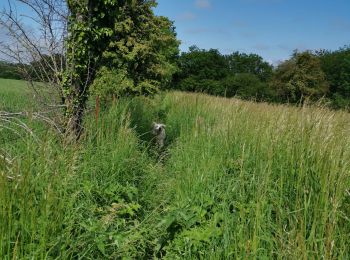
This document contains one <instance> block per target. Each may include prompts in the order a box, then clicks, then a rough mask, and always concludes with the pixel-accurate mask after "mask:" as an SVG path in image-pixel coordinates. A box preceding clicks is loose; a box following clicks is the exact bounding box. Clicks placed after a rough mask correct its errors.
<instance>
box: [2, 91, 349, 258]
mask: <svg viewBox="0 0 350 260" xmlns="http://www.w3.org/2000/svg"><path fill="white" fill-rule="evenodd" d="M5 101H6V100H5ZM5 101H3V100H2V101H1V102H5ZM2 109H3V108H1V109H0V110H2ZM349 119H350V117H349V114H348V113H345V112H334V111H329V110H326V109H323V108H308V107H304V108H294V107H287V106H271V105H267V104H256V103H252V102H243V101H239V100H236V99H230V100H229V99H224V98H215V97H210V96H206V95H199V94H186V93H180V92H172V93H168V94H164V95H160V96H157V97H156V98H154V99H148V98H134V99H132V100H119V101H117V102H116V104H114V105H112V106H111V107H110V108H109V109H106V110H104V111H103V112H102V113H101V117H100V118H99V121H98V122H97V124H96V122H95V119H94V117H93V116H92V115H89V116H88V117H87V118H86V120H85V121H86V122H85V124H86V132H85V135H84V136H83V138H82V140H81V143H80V144H78V145H77V146H76V147H68V148H67V147H64V146H63V145H62V143H61V142H60V140H59V139H57V138H55V137H54V135H53V133H52V132H50V131H49V130H47V131H40V140H41V141H40V142H36V141H34V140H32V139H31V138H30V137H26V138H25V139H24V140H22V141H21V142H20V144H21V145H18V143H19V141H18V142H16V145H11V144H9V143H7V144H6V153H7V157H10V158H13V161H12V162H11V163H8V162H5V161H4V160H2V161H1V162H0V236H1V237H0V258H1V259H10V258H55V259H67V258H84V257H85V258H94V259H108V258H109V259H118V258H122V257H124V258H125V259H135V258H139V259H140V258H141V259H149V258H154V257H156V258H165V259H198V258H200V259H236V258H245V257H247V258H259V259H260V258H292V259H300V258H317V259H319V258H326V259H347V258H349V257H350V250H349V248H350V245H349V241H350V221H349V216H350V210H349V208H350V191H349V187H350V178H349V177H350V172H349V169H350V167H349V166H350V165H349V164H350V148H349V147H350V146H349V145H350V137H349V132H350V120H349ZM152 121H161V122H164V123H165V124H166V126H167V127H166V131H167V140H166V149H165V150H164V151H162V152H161V153H159V152H158V151H157V150H156V149H155V148H154V147H153V145H152V136H151V135H150V133H149V130H150V125H151V123H152ZM0 133H2V132H0Z"/></svg>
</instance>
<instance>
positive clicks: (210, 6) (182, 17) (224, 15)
mask: <svg viewBox="0 0 350 260" xmlns="http://www.w3.org/2000/svg"><path fill="white" fill-rule="evenodd" d="M10 1H11V2H15V1H14V0H10ZM157 2H158V6H157V7H156V8H155V13H156V14H157V15H163V16H167V17H169V18H170V19H171V20H173V21H174V22H175V26H176V32H177V34H178V39H179V40H181V42H182V43H181V46H180V48H181V51H187V50H188V47H189V46H191V45H197V46H198V47H199V48H203V49H209V48H215V49H219V50H220V52H222V53H224V54H228V53H232V52H233V51H240V52H246V53H257V54H259V55H261V56H262V57H263V58H264V59H266V60H267V61H269V62H270V63H273V64H276V63H278V62H279V61H282V60H284V59H287V58H288V57H289V56H290V55H291V53H292V51H293V50H294V49H299V50H306V49H311V50H315V49H331V50H335V49H338V48H339V47H342V46H344V45H349V44H350V0H158V1H157ZM6 5H7V0H0V9H2V8H3V7H4V6H6ZM18 11H19V12H23V11H24V12H26V11H27V12H28V9H23V8H19V10H18ZM0 40H1V39H0Z"/></svg>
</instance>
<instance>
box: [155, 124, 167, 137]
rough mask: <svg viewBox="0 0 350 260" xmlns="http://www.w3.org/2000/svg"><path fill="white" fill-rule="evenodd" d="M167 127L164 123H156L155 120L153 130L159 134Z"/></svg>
mask: <svg viewBox="0 0 350 260" xmlns="http://www.w3.org/2000/svg"><path fill="white" fill-rule="evenodd" d="M164 129H165V125H164V124H159V123H155V122H153V132H154V133H155V134H159V133H160V132H162V131H163V130H164Z"/></svg>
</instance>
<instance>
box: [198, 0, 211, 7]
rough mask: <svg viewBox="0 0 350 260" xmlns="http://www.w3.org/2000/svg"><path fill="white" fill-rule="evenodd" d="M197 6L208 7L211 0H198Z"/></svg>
mask: <svg viewBox="0 0 350 260" xmlns="http://www.w3.org/2000/svg"><path fill="white" fill-rule="evenodd" d="M195 4H196V7H198V8H201V9H208V8H210V7H211V4H210V2H209V0H196V3H195Z"/></svg>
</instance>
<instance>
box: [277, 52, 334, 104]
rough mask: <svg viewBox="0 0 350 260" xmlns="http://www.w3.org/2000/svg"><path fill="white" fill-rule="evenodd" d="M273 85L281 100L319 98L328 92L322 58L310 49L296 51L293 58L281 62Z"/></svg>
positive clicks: (294, 100)
mask: <svg viewBox="0 0 350 260" xmlns="http://www.w3.org/2000/svg"><path fill="white" fill-rule="evenodd" d="M272 85H273V88H275V89H276V92H277V96H278V98H279V101H289V102H303V101H304V100H305V99H311V100H317V99H319V98H321V97H322V96H325V95H326V94H327V92H328V83H327V81H326V78H325V74H324V73H323V71H322V69H321V62H320V59H319V58H318V57H317V56H316V55H314V54H312V53H311V52H309V51H305V52H301V53H299V52H297V51H296V52H294V54H293V56H292V58H291V59H289V60H287V61H285V62H283V63H281V64H280V65H279V66H278V67H277V69H276V71H275V72H274V78H273V80H272Z"/></svg>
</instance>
